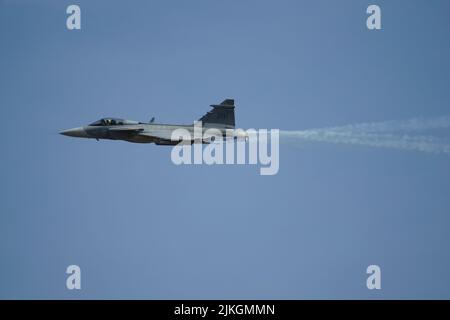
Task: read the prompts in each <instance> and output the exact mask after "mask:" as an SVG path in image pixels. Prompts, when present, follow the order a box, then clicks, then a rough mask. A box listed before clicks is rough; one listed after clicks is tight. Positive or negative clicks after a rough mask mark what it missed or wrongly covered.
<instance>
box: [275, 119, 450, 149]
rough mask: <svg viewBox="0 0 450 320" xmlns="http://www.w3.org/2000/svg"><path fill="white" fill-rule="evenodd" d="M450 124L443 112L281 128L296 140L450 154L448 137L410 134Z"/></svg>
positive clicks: (286, 137) (286, 134)
mask: <svg viewBox="0 0 450 320" xmlns="http://www.w3.org/2000/svg"><path fill="white" fill-rule="evenodd" d="M449 127H450V116H444V117H439V118H430V119H425V118H415V119H409V120H402V121H385V122H374V123H360V124H352V125H346V126H341V127H328V128H319V129H309V130H302V131H280V137H281V138H282V139H283V140H285V141H286V140H287V141H288V142H289V141H290V142H293V143H297V142H299V141H316V142H328V143H341V144H354V145H365V146H372V147H384V148H395V149H403V150H415V151H422V152H430V153H446V154H450V142H449V141H448V139H447V140H446V139H442V138H439V137H436V136H429V135H416V134H411V132H414V131H417V132H418V131H423V130H430V129H442V128H449Z"/></svg>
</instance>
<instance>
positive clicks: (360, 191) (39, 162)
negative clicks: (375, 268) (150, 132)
mask: <svg viewBox="0 0 450 320" xmlns="http://www.w3.org/2000/svg"><path fill="white" fill-rule="evenodd" d="M73 3H76V4H78V5H79V6H80V7H81V11H82V13H81V14H82V30H80V31H68V30H67V29H66V18H67V15H66V13H65V11H66V7H67V6H68V5H69V4H73ZM372 3H376V4H378V5H380V7H381V10H382V27H383V29H382V30H381V31H369V30H367V28H366V22H365V21H366V17H367V14H366V8H367V6H368V5H369V4H372ZM449 10H450V3H449V2H448V1H437V0H433V1H431V2H430V1H407V2H406V1H370V2H369V1H356V0H355V1H284V0H283V1H226V2H225V1H220V2H219V1H206V0H202V1H199V0H195V1H189V2H186V1H56V0H55V1H11V0H0V49H1V50H0V106H1V108H0V110H1V119H2V120H3V121H2V125H1V126H0V130H1V135H0V139H1V146H2V153H1V159H2V166H1V167H0V174H1V180H0V181H1V194H2V196H1V199H2V200H1V201H0V213H1V214H0V219H1V223H0V228H1V230H0V252H1V266H0V271H1V272H0V297H1V298H43V299H46V298H62V299H74V298H87V299H90V298H125V299H128V298H139V299H199V298H201V299H206V298H209V299H228V298H233V299H259V298H264V299H308V298H324V299H328V298H332V299H341V298H359V299H379V298H400V299H402V298H450V286H449V284H450V275H449V273H448V270H449V269H450V251H449V250H448V248H447V245H448V243H449V242H450V235H449V232H448V230H449V226H450V216H449V208H450V197H449V196H448V195H449V190H450V170H449V160H450V159H449V157H448V155H435V154H425V153H419V152H408V151H399V150H389V149H378V148H370V147H363V146H346V145H333V144H318V143H311V144H305V145H302V146H301V147H300V148H298V147H294V146H290V145H282V146H281V150H280V171H279V173H278V174H277V175H275V176H260V175H259V170H258V168H257V167H255V166H206V165H202V166H175V165H173V164H172V162H171V161H170V150H171V149H170V148H167V147H157V146H154V145H139V144H130V143H125V142H120V141H100V142H96V141H95V140H92V141H91V140H83V139H72V138H67V137H63V136H61V135H59V134H58V132H59V131H61V130H62V129H67V128H72V127H76V126H80V125H84V124H87V123H91V122H93V121H95V120H97V119H99V118H101V117H104V116H116V117H124V118H128V119H133V120H140V121H147V120H149V119H150V118H151V117H152V116H155V117H156V120H157V121H161V122H175V123H189V122H191V121H192V120H195V119H198V118H199V117H200V116H202V115H203V114H204V113H205V112H206V111H207V110H208V108H209V107H208V106H209V104H212V103H218V102H220V101H222V100H223V99H225V98H234V99H235V100H236V121H237V125H238V126H239V127H242V128H279V129H284V130H303V129H308V128H318V127H326V126H339V125H346V124H351V123H359V122H372V121H384V120H397V119H407V118H411V117H417V116H424V117H434V116H440V115H446V114H449V109H450V108H449V100H450V90H448V84H449V83H450V62H449V60H448V57H449V56H450V46H449V44H450V43H449V42H450V40H449V37H448V30H449V24H450V21H449V19H448V12H449ZM71 264H77V265H79V266H80V267H81V270H82V289H81V290H80V291H69V290H67V289H66V287H65V281H66V274H65V270H66V267H67V266H68V265H71ZM371 264H377V265H379V266H380V267H381V270H382V290H380V291H370V290H368V289H367V288H366V277H367V275H366V273H365V271H366V268H367V266H368V265H371Z"/></svg>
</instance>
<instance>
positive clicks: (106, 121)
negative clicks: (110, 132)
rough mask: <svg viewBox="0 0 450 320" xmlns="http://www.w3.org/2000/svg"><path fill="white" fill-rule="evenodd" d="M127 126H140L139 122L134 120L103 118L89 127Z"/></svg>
mask: <svg viewBox="0 0 450 320" xmlns="http://www.w3.org/2000/svg"><path fill="white" fill-rule="evenodd" d="M125 124H139V122H137V121H132V120H125V119H118V118H102V119H100V120H97V121H95V122H93V123H91V124H90V125H89V126H95V127H100V126H120V125H125Z"/></svg>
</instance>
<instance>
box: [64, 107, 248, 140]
mask: <svg viewBox="0 0 450 320" xmlns="http://www.w3.org/2000/svg"><path fill="white" fill-rule="evenodd" d="M211 107H212V110H211V111H209V112H207V113H206V114H205V115H204V116H203V117H201V118H200V119H199V120H198V121H201V122H202V138H201V139H200V140H199V139H194V124H192V125H177V124H160V123H155V122H154V120H155V118H154V117H153V118H152V119H151V120H150V121H149V122H148V123H144V122H138V121H133V120H125V119H118V118H102V119H100V120H98V121H95V122H93V123H91V124H90V125H88V126H84V127H78V128H73V129H68V130H64V131H61V132H60V134H62V135H65V136H69V137H76V138H91V139H96V140H97V141H98V140H99V139H109V140H124V141H128V142H135V143H154V144H157V145H176V144H178V143H180V142H181V140H183V141H186V137H184V138H182V137H178V138H176V139H172V133H173V132H174V131H175V130H177V129H185V130H187V132H189V133H190V135H191V136H192V139H191V140H189V141H187V142H188V143H189V142H190V143H211V141H212V140H214V138H216V136H214V138H212V137H211V136H205V135H204V134H203V133H204V132H205V131H206V130H208V129H211V128H213V129H217V132H219V133H220V135H221V137H223V138H226V137H230V136H231V137H233V138H234V139H237V138H243V139H246V138H247V136H246V133H245V132H244V131H243V130H236V129H235V121H234V108H235V106H234V100H233V99H226V100H224V101H223V102H222V103H220V104H212V105H211Z"/></svg>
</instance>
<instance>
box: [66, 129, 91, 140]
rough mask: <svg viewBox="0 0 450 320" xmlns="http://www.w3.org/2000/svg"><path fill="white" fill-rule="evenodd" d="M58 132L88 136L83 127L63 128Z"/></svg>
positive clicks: (79, 136) (78, 136) (82, 136)
mask: <svg viewBox="0 0 450 320" xmlns="http://www.w3.org/2000/svg"><path fill="white" fill-rule="evenodd" d="M60 134H62V135H63V136H68V137H76V138H88V135H87V134H86V131H85V130H84V129H83V127H78V128H73V129H68V130H63V131H61V132H60Z"/></svg>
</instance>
